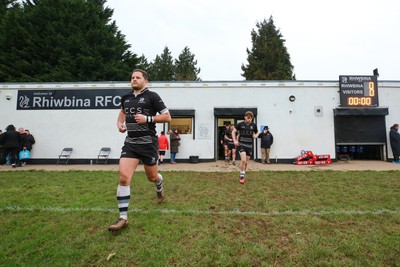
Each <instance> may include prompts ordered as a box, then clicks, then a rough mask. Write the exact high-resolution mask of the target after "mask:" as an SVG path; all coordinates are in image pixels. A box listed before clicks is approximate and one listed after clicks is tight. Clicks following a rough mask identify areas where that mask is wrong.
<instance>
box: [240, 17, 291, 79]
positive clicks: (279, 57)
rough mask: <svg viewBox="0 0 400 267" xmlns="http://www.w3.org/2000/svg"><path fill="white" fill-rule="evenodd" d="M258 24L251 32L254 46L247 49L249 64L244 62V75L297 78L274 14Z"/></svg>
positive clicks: (247, 76)
mask: <svg viewBox="0 0 400 267" xmlns="http://www.w3.org/2000/svg"><path fill="white" fill-rule="evenodd" d="M256 26H257V31H256V30H254V29H253V30H252V32H251V41H252V43H253V47H252V48H251V50H249V49H247V54H248V57H247V61H248V64H246V65H243V64H242V70H243V74H242V76H243V77H245V78H246V80H295V76H294V74H293V65H292V64H291V62H290V55H289V53H288V52H287V49H286V47H285V40H284V39H283V37H282V34H281V33H280V31H279V30H277V29H276V28H275V25H274V20H273V18H272V16H271V17H270V18H269V20H265V19H264V21H263V22H261V23H257V24H256Z"/></svg>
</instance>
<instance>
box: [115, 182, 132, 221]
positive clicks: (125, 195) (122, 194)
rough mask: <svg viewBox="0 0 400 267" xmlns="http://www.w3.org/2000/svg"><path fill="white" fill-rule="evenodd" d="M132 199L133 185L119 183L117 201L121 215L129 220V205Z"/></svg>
mask: <svg viewBox="0 0 400 267" xmlns="http://www.w3.org/2000/svg"><path fill="white" fill-rule="evenodd" d="M130 199H131V187H130V186H129V185H128V186H124V185H118V188H117V201H118V209H119V217H120V218H123V219H125V220H128V206H129V200H130Z"/></svg>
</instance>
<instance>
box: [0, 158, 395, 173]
mask: <svg viewBox="0 0 400 267" xmlns="http://www.w3.org/2000/svg"><path fill="white" fill-rule="evenodd" d="M237 163H239V162H237ZM118 169H119V168H118V165H116V164H111V165H27V166H23V167H19V168H11V167H10V166H1V167H0V171H22V170H49V171H71V170H89V171H118ZM262 170H265V171H322V170H333V171H355V170H374V171H390V170H397V171H400V164H394V163H391V162H385V161H371V160H349V161H338V162H334V163H332V164H328V165H294V164H270V165H266V164H261V163H258V162H254V161H250V163H249V167H248V171H262ZM137 171H143V165H139V167H138V170H137ZM160 171H206V172H219V171H222V172H229V171H232V172H234V171H239V167H238V165H236V166H233V165H232V164H231V163H230V164H228V163H226V162H224V161H217V162H207V163H178V164H174V165H173V164H169V163H165V164H163V165H161V166H160Z"/></svg>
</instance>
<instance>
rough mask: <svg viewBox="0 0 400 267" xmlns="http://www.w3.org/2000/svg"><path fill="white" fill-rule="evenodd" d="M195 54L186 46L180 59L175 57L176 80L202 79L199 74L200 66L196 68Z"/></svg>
mask: <svg viewBox="0 0 400 267" xmlns="http://www.w3.org/2000/svg"><path fill="white" fill-rule="evenodd" d="M194 56H195V55H194V54H192V53H191V52H190V49H189V48H188V47H187V46H186V47H185V48H184V49H183V50H182V53H181V54H180V55H179V57H178V59H175V80H177V81H200V78H199V77H198V76H197V75H198V74H199V73H200V68H196V65H197V60H194Z"/></svg>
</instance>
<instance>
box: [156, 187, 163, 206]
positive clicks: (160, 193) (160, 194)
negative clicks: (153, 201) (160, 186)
mask: <svg viewBox="0 0 400 267" xmlns="http://www.w3.org/2000/svg"><path fill="white" fill-rule="evenodd" d="M163 201H164V190H161V191H160V192H158V191H157V204H161V203H163Z"/></svg>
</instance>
